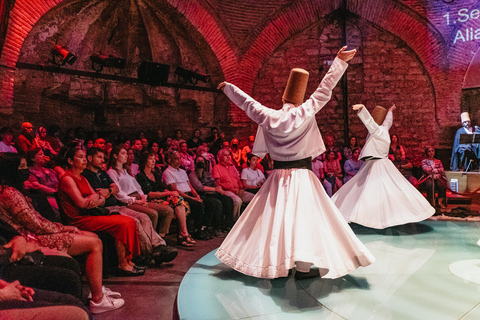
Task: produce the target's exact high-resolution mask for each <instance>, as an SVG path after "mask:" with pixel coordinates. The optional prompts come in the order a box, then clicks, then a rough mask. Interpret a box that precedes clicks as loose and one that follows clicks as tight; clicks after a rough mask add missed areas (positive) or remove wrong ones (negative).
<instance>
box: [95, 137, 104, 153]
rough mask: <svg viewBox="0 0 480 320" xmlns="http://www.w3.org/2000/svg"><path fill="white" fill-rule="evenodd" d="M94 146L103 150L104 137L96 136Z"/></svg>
mask: <svg viewBox="0 0 480 320" xmlns="http://www.w3.org/2000/svg"><path fill="white" fill-rule="evenodd" d="M93 146H94V147H96V148H100V149H102V150H105V139H103V138H98V139H97V140H95V143H94V144H93Z"/></svg>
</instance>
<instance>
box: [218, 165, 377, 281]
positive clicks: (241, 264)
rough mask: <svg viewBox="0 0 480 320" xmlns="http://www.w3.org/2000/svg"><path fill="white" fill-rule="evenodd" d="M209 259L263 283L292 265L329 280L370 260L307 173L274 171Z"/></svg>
mask: <svg viewBox="0 0 480 320" xmlns="http://www.w3.org/2000/svg"><path fill="white" fill-rule="evenodd" d="M215 255H216V256H217V257H218V258H219V259H220V260H221V261H222V262H223V263H225V264H226V265H228V266H229V267H231V268H233V269H235V270H237V271H239V272H241V273H244V274H246V275H249V276H253V277H257V278H267V279H273V278H278V277H286V276H287V275H288V270H289V269H291V268H293V267H294V266H295V261H303V262H310V263H313V265H315V266H316V267H318V268H319V269H320V274H321V276H322V277H324V278H331V279H334V278H338V277H341V276H344V275H346V274H347V273H349V272H351V271H353V270H355V269H357V268H358V267H359V266H364V267H365V266H368V265H370V264H371V263H373V262H374V261H375V258H374V257H373V256H372V254H371V253H370V252H369V251H368V249H367V248H366V247H365V246H364V245H363V243H361V242H360V240H359V239H358V238H357V237H356V235H355V234H354V233H353V231H352V230H351V229H350V226H349V225H348V224H347V222H346V221H345V219H344V218H343V217H342V215H341V214H340V212H339V210H338V209H337V207H335V205H334V204H333V202H332V201H331V199H330V198H329V197H328V195H327V194H326V192H325V190H324V189H323V186H322V184H321V183H320V181H319V179H318V178H317V177H316V176H315V174H314V173H313V172H312V171H311V170H308V169H277V170H274V171H273V172H272V174H271V175H270V176H269V177H268V179H267V181H266V182H265V183H264V185H263V186H262V188H261V189H260V190H259V191H258V193H257V194H256V195H255V197H254V198H253V200H252V201H251V202H250V204H249V205H248V207H247V208H246V209H245V211H244V212H243V214H242V215H241V216H240V218H239V219H238V221H237V223H236V224H235V225H234V226H233V228H232V230H231V231H230V232H229V234H228V236H227V237H226V238H225V240H224V241H223V243H222V245H221V246H220V248H219V249H218V251H217V252H216V253H215Z"/></svg>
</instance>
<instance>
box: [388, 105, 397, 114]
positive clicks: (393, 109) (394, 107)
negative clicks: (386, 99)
mask: <svg viewBox="0 0 480 320" xmlns="http://www.w3.org/2000/svg"><path fill="white" fill-rule="evenodd" d="M395 109H397V106H396V105H395V103H394V104H392V106H391V107H390V109H388V111H392V112H393V111H395Z"/></svg>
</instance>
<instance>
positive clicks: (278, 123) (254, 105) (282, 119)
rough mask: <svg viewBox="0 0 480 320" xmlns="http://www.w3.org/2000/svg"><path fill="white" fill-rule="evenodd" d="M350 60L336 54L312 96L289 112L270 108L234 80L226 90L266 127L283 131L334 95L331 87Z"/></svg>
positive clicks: (228, 94)
mask: <svg viewBox="0 0 480 320" xmlns="http://www.w3.org/2000/svg"><path fill="white" fill-rule="evenodd" d="M347 67H348V63H346V62H345V61H343V60H341V59H338V58H335V60H334V62H333V64H332V66H331V67H330V69H329V70H328V72H327V74H326V75H325V77H324V78H323V80H322V82H321V83H320V85H319V86H318V88H317V90H316V91H315V92H314V93H313V94H312V95H311V96H310V98H309V99H308V100H307V101H305V102H304V103H303V104H301V105H300V106H299V107H298V108H292V109H290V111H289V112H284V111H283V110H274V109H270V108H267V107H265V106H263V105H262V104H260V103H259V102H257V101H255V100H254V99H253V98H252V97H250V96H249V95H248V94H246V93H245V92H243V91H242V90H240V89H239V88H238V87H236V86H235V85H233V84H231V83H227V84H226V85H225V87H224V90H223V92H224V93H225V95H226V96H227V97H228V98H229V99H230V100H231V101H232V102H233V103H235V104H236V105H237V106H238V107H239V108H240V109H242V110H244V111H245V113H246V114H247V116H248V117H249V118H250V119H252V120H253V121H254V122H256V123H257V124H258V125H260V126H261V127H263V128H266V129H267V130H269V129H270V128H276V129H279V130H281V131H284V132H289V131H291V129H292V127H297V126H300V125H301V124H302V123H303V122H304V121H305V120H306V119H308V118H310V117H312V116H313V115H315V113H317V112H318V111H319V110H320V109H321V108H322V107H323V106H324V105H325V104H326V103H327V102H328V101H329V100H330V98H331V96H332V90H333V88H334V87H335V85H336V84H337V83H338V81H339V80H340V78H341V77H342V75H343V73H344V72H345V70H346V69H347Z"/></svg>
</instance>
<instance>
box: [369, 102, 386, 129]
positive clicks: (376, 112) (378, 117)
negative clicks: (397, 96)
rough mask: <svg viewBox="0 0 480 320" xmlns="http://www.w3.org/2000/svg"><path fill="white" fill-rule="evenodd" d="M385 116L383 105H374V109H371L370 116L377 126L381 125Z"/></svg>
mask: <svg viewBox="0 0 480 320" xmlns="http://www.w3.org/2000/svg"><path fill="white" fill-rule="evenodd" d="M386 116H387V109H385V108H384V107H380V106H376V107H375V109H373V111H372V118H373V120H375V122H376V123H377V124H378V125H379V126H381V125H382V123H383V120H385V117H386Z"/></svg>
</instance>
